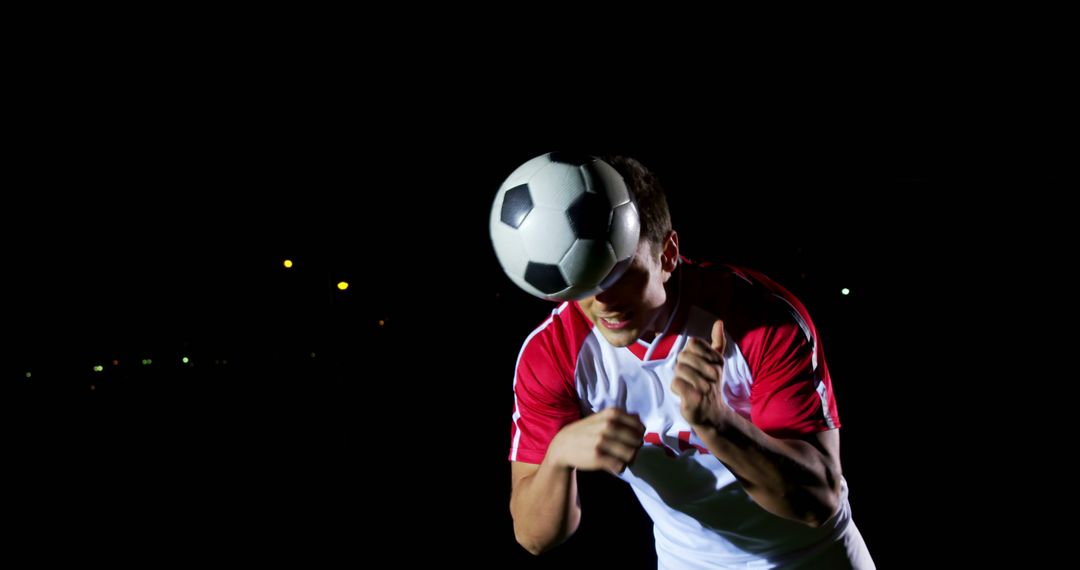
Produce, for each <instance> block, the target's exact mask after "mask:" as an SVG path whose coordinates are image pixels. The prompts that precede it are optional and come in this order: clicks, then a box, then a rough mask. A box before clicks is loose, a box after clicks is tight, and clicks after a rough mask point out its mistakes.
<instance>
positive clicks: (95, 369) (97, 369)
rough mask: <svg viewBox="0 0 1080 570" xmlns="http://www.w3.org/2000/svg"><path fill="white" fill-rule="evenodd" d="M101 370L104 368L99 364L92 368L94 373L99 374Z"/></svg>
mask: <svg viewBox="0 0 1080 570" xmlns="http://www.w3.org/2000/svg"><path fill="white" fill-rule="evenodd" d="M102 370H105V367H104V366H102V365H100V364H98V365H96V366H94V372H101V371H102Z"/></svg>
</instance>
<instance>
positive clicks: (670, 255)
mask: <svg viewBox="0 0 1080 570" xmlns="http://www.w3.org/2000/svg"><path fill="white" fill-rule="evenodd" d="M678 264H679V234H677V233H675V230H671V232H670V233H668V236H667V237H666V238H664V248H663V250H661V252H660V267H661V269H663V270H664V271H666V272H668V273H671V272H672V271H675V267H676V266H677V265H678Z"/></svg>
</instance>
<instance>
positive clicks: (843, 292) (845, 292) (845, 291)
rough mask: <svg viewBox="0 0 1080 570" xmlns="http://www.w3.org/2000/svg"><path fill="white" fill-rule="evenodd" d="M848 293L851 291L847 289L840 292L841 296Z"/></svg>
mask: <svg viewBox="0 0 1080 570" xmlns="http://www.w3.org/2000/svg"><path fill="white" fill-rule="evenodd" d="M848 293H851V289H848V288H847V287H844V288H843V289H841V290H840V294H841V295H847V294H848Z"/></svg>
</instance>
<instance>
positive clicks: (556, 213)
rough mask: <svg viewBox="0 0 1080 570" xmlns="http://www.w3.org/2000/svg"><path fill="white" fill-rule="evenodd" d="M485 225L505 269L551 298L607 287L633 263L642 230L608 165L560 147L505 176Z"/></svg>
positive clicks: (525, 285)
mask: <svg viewBox="0 0 1080 570" xmlns="http://www.w3.org/2000/svg"><path fill="white" fill-rule="evenodd" d="M490 227H491V243H492V245H494V247H495V255H496V257H498V258H499V263H500V264H501V265H502V268H503V271H505V272H506V275H508V276H509V277H510V279H511V280H512V281H513V282H514V283H516V284H517V285H518V286H519V287H521V288H522V289H524V290H525V291H526V292H528V293H530V294H532V295H536V296H537V297H540V298H542V299H548V300H552V301H566V300H571V299H581V298H584V297H589V296H591V295H595V294H597V293H599V292H601V291H603V290H604V289H606V288H607V287H610V286H611V284H612V283H614V282H615V281H616V280H617V279H618V278H619V277H620V276H621V275H622V274H623V272H624V271H626V268H627V267H629V266H630V261H631V260H632V258H633V256H634V252H635V251H636V250H637V245H638V237H639V235H640V233H641V222H640V220H639V218H638V211H637V206H636V205H635V204H634V201H633V199H632V197H631V196H630V191H629V190H628V189H627V188H626V183H625V182H623V179H622V176H620V175H619V173H618V172H617V171H616V170H615V169H614V168H612V167H611V165H609V164H608V163H606V162H604V161H602V160H600V159H598V158H594V157H591V156H585V155H576V154H567V153H557V152H552V153H548V154H545V155H542V156H538V157H536V158H534V159H532V160H530V161H528V162H526V163H525V164H522V165H521V166H519V167H518V168H517V170H515V171H514V172H513V173H511V174H510V176H509V177H508V178H507V179H506V181H505V182H503V183H502V186H500V187H499V192H498V193H497V194H496V195H495V204H494V205H493V206H492V208H491V224H490Z"/></svg>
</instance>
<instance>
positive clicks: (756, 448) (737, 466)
mask: <svg viewBox="0 0 1080 570" xmlns="http://www.w3.org/2000/svg"><path fill="white" fill-rule="evenodd" d="M694 432H695V433H696V434H697V436H698V437H699V438H701V440H702V442H704V443H705V447H707V448H708V449H709V451H711V452H712V454H713V455H714V456H716V458H717V459H719V460H720V461H721V462H723V463H724V465H726V466H727V467H728V469H730V470H731V472H732V473H733V474H734V475H735V477H736V478H738V479H739V482H740V483H742V485H743V488H744V489H745V490H746V492H747V493H748V494H749V495H750V496H751V497H752V498H753V499H754V501H756V502H757V503H758V504H759V505H761V507H762V508H764V509H765V510H767V511H769V512H771V513H773V514H775V515H778V516H781V517H784V518H787V519H792V520H796V521H799V522H802V523H804V524H808V525H810V526H818V525H820V524H821V523H823V522H825V520H826V519H828V518H829V517H830V516H832V514H833V513H835V512H836V509H837V507H838V506H839V495H840V473H839V470H838V466H833V465H832V464H831V463H830V461H829V460H828V458H827V457H826V456H825V454H823V453H822V452H821V451H820V450H818V449H817V448H816V447H814V446H813V445H811V444H810V443H808V442H806V441H802V440H798V439H779V438H775V437H772V436H770V435H769V434H767V433H765V432H763V431H761V429H760V428H758V427H757V426H755V425H754V424H752V423H751V422H750V421H749V420H747V419H746V418H743V417H742V416H739V415H738V414H734V413H732V414H727V415H726V417H725V419H724V421H723V422H721V423H720V424H719V425H707V426H694Z"/></svg>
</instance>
